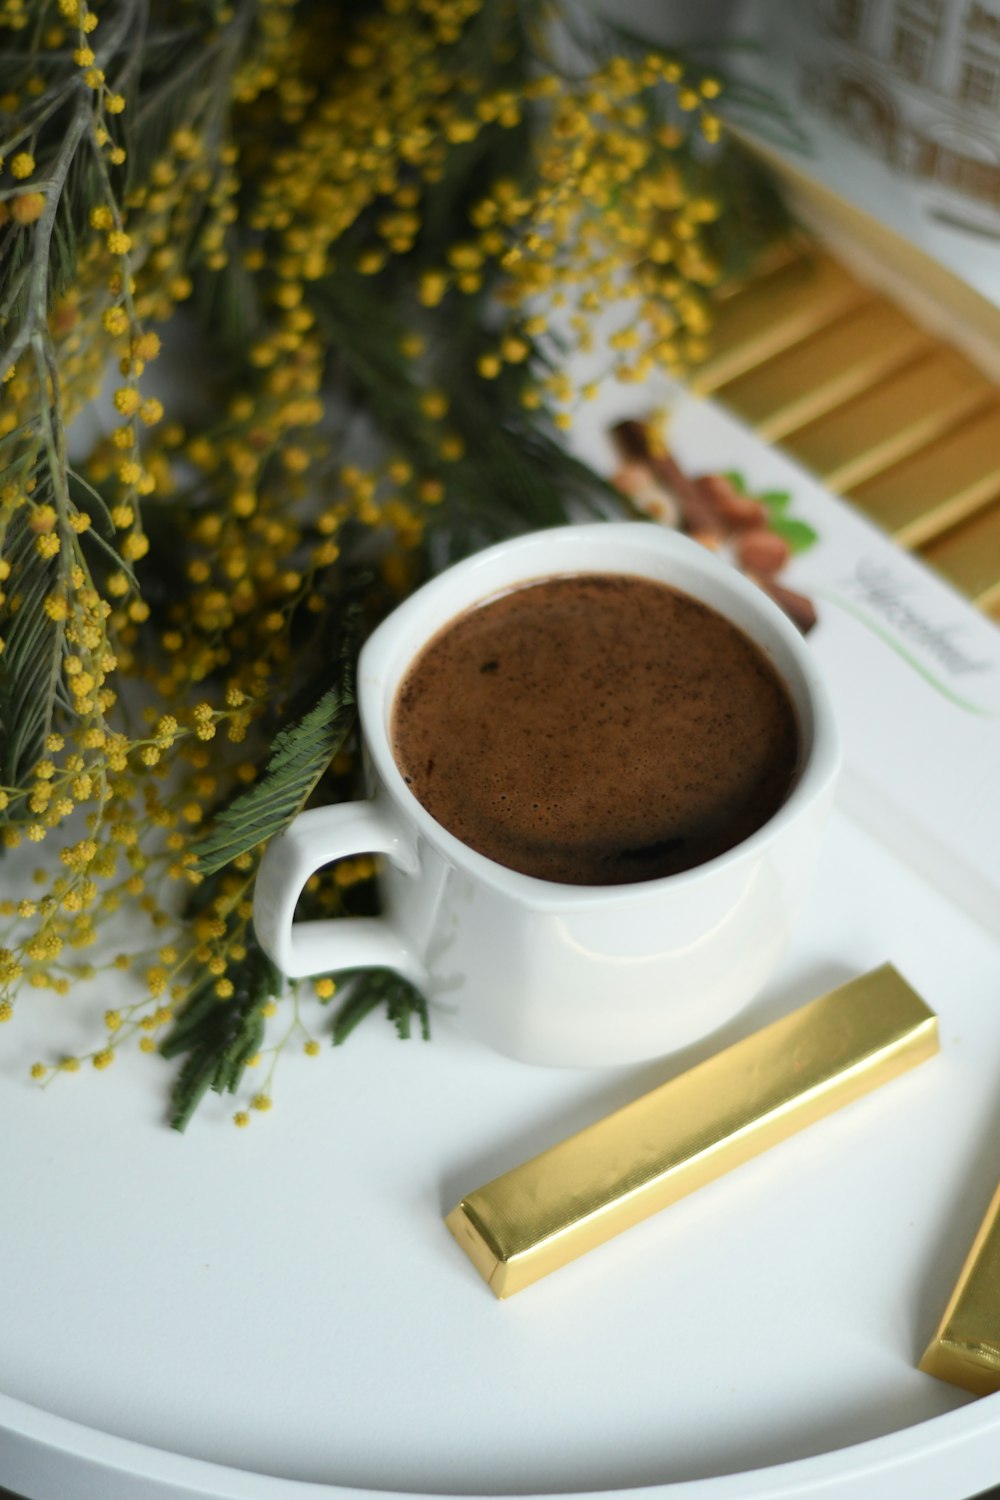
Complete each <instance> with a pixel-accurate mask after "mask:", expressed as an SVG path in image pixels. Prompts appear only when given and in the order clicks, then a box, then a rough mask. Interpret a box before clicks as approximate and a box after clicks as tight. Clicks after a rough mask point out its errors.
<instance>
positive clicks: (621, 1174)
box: [445, 964, 938, 1297]
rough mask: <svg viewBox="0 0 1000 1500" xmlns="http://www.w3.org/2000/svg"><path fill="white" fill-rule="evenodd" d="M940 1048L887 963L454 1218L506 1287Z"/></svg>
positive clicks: (552, 1266)
mask: <svg viewBox="0 0 1000 1500" xmlns="http://www.w3.org/2000/svg"><path fill="white" fill-rule="evenodd" d="M937 1050H938V1040H937V1018H936V1017H935V1015H934V1012H933V1011H932V1010H930V1009H929V1008H928V1006H927V1005H926V1004H925V1003H924V1001H923V1000H922V999H921V998H920V996H919V995H917V994H916V992H915V991H914V990H912V989H911V988H910V986H909V985H908V984H907V983H906V981H905V980H904V979H903V978H902V977H901V975H900V974H899V973H897V971H896V970H895V969H894V968H893V967H892V965H890V964H885V965H883V966H882V967H881V968H879V969H875V970H873V971H872V972H871V973H869V974H865V975H862V976H861V977H860V978H858V979H854V980H852V981H851V982H850V983H849V984H845V985H842V986H841V987H840V988H839V989H836V990H831V991H830V993H829V994H827V995H823V996H821V997H820V998H819V999H818V1000H814V1001H812V1002H811V1003H810V1004H809V1005H805V1006H803V1007H802V1008H801V1009H800V1010H797V1011H793V1013H792V1014H791V1015H788V1016H784V1017H782V1018H781V1019H780V1020H778V1021H774V1022H773V1023H772V1024H771V1025H769V1026H765V1027H764V1028H763V1029H762V1030H761V1031H757V1032H755V1033H754V1034H753V1035H751V1036H748V1037H745V1038H744V1039H743V1040H742V1041H740V1042H736V1043H735V1045H733V1046H731V1047H727V1048H726V1049H725V1050H724V1051H722V1052H719V1053H716V1055H715V1056H714V1057H710V1058H708V1059H707V1060H706V1061H705V1062H702V1063H699V1064H698V1065H697V1066H696V1067H693V1068H691V1069H690V1070H689V1071H688V1072H686V1073H681V1074H679V1075H678V1076H677V1077H676V1078H672V1079H670V1080H669V1081H668V1082H666V1083H664V1084H661V1086H660V1087H659V1088H657V1089H654V1090H653V1091H652V1092H651V1093H648V1094H644V1095H643V1096H642V1097H641V1098H639V1099H636V1100H634V1101H633V1102H632V1103H631V1104H627V1105H625V1107H624V1108H623V1109H619V1110H617V1111H616V1112H615V1113H614V1114H611V1115H608V1116H607V1117H606V1118H605V1119H603V1120H599V1121H598V1122H597V1123H596V1124H594V1125H590V1126H588V1127H587V1128H586V1129H584V1130H581V1131H580V1132H578V1134H576V1135H574V1136H571V1137H569V1139H567V1140H565V1141H562V1142H560V1143H559V1144H558V1145H556V1146H552V1147H551V1148H550V1149H549V1150H547V1151H543V1152H542V1153H541V1155H539V1156H536V1157H533V1158H532V1160H531V1161H527V1162H524V1163H523V1164H522V1165H521V1166H518V1167H515V1168H514V1169H513V1170H512V1171H510V1172H507V1173H505V1174H504V1175H503V1176H502V1177H497V1178H495V1179H494V1181H493V1182H490V1183H487V1184H486V1186H485V1187H481V1188H478V1189H477V1190H476V1191H475V1192H472V1193H469V1194H468V1196H467V1197H465V1198H463V1199H462V1201H461V1203H459V1205H458V1206H457V1208H454V1209H453V1210H452V1211H451V1213H450V1214H448V1216H447V1218H446V1220H445V1223H446V1224H447V1226H448V1228H449V1229H450V1230H451V1232H452V1234H453V1235H454V1236H455V1238H456V1240H457V1241H458V1243H459V1244H460V1245H461V1246H462V1248H463V1250H465V1252H466V1254H467V1255H468V1256H469V1258H470V1260H471V1261H472V1263H473V1265H474V1266H475V1267H476V1269H477V1270H478V1271H479V1273H480V1275H481V1276H482V1277H483V1279H484V1280H485V1281H486V1282H487V1284H488V1285H489V1287H490V1289H491V1290H492V1291H493V1292H494V1293H495V1294H496V1296H498V1297H509V1296H511V1295H512V1294H513V1293H514V1292H519V1291H521V1290H522V1289H523V1288H524V1287H526V1286H530V1285H531V1283H532V1282H534V1281H537V1280H539V1278H540V1277H542V1276H546V1275H548V1274H549V1272H551V1271H555V1270H557V1269H558V1268H559V1267H560V1266H564V1265H567V1264H568V1263H569V1262H570V1261H572V1260H575V1259H576V1258H577V1257H578V1256H580V1255H582V1254H584V1252H585V1251H588V1250H593V1249H594V1248H596V1247H597V1246H598V1245H601V1244H604V1242H605V1241H607V1240H609V1239H611V1238H612V1237H613V1236H614V1235H616V1234H619V1233H620V1232H621V1231H622V1230H623V1229H628V1228H630V1227H631V1226H632V1225H633V1224H637V1223H639V1222H640V1221H641V1220H643V1219H645V1218H648V1217H649V1216H650V1215H651V1214H654V1213H657V1212H658V1211H659V1210H660V1209H661V1208H666V1207H667V1206H668V1205H669V1204H671V1203H674V1202H676V1201H677V1199H679V1198H682V1197H684V1196H685V1195H686V1194H687V1193H691V1192H694V1191H695V1189H696V1188H699V1187H703V1186H704V1185H705V1184H706V1183H709V1182H711V1181H713V1180H714V1179H715V1178H717V1177H720V1176H722V1174H723V1173H724V1172H728V1171H729V1170H730V1169H731V1168H732V1167H736V1166H739V1165H740V1164H741V1163H742V1162H745V1161H749V1160H750V1158H751V1157H754V1156H757V1155H758V1154H759V1153H760V1152H762V1151H766V1150H767V1149H768V1147H770V1146H774V1145H776V1144H777V1143H778V1142H779V1141H782V1140H785V1139H786V1138H787V1137H788V1136H790V1135H792V1134H794V1133H795V1132H796V1131H798V1130H801V1129H802V1128H803V1127H804V1126H806V1125H810V1124H812V1123H813V1122H814V1121H816V1120H819V1119H821V1118H823V1116H825V1115H828V1114H831V1113H832V1112H833V1111H834V1110H836V1109H839V1108H840V1107H841V1105H844V1104H847V1103H849V1102H850V1101H851V1100H853V1099H857V1098H859V1097H860V1096H861V1095H862V1094H866V1093H868V1092H870V1091H871V1090H872V1089H875V1088H877V1087H878V1086H879V1085H880V1084H882V1083H886V1082H888V1080H889V1079H890V1078H895V1077H896V1076H897V1075H898V1074H900V1073H902V1072H905V1071H906V1070H907V1069H908V1068H912V1067H914V1066H915V1065H916V1064H917V1063H919V1062H922V1061H924V1060H925V1059H926V1058H928V1057H930V1056H932V1055H933V1054H934V1053H935V1052H936V1051H937Z"/></svg>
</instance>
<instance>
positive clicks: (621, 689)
mask: <svg viewBox="0 0 1000 1500" xmlns="http://www.w3.org/2000/svg"><path fill="white" fill-rule="evenodd" d="M391 730H392V741H393V752H394V754H395V757H396V761H397V764H398V765H399V767H400V769H401V771H402V773H403V775H404V777H405V779H406V781H407V783H408V784H409V786H410V787H411V789H412V791H413V792H414V794H415V795H416V796H417V797H418V798H419V800H420V801H421V802H422V803H423V805H424V806H425V807H426V808H427V810H428V812H430V813H431V815H432V816H433V817H434V818H435V819H436V820H437V821H438V822H439V823H440V824H442V825H443V826H444V827H445V828H447V829H448V830H449V832H451V833H453V834H454V835H455V836H456V837H457V838H459V839H461V840H462V842H463V843H465V844H468V845H469V846H470V847H471V848H473V849H476V850H478V851H479V852H480V853H481V854H485V855H486V856H488V857H489V858H490V859H493V860H496V861H497V862H498V863H499V864H502V865H507V866H509V867H510V868H512V869H515V870H519V871H521V872H522V873H523V874H527V875H533V876H537V877H540V878H541V879H544V880H553V881H560V882H566V883H570V884H574V885H620V884H623V883H627V882H634V881H641V880H650V879H656V878H658V877H660V876H663V875H668V874H672V873H675V872H677V871H680V870H685V869H690V868H691V867H693V866H695V865H699V864H702V863H704V862H705V861H706V860H709V859H711V858H713V857H714V856H715V855H717V854H721V853H722V852H723V851H724V850H726V849H728V848H731V847H732V846H733V845H734V844H737V843H739V842H741V841H742V840H743V839H744V838H746V837H748V836H749V835H750V834H751V833H753V832H754V831H755V830H756V829H757V828H759V827H760V826H761V825H762V824H763V823H765V822H766V821H767V820H768V818H770V817H771V816H772V815H773V814H774V812H775V811H776V810H777V809H778V808H779V807H780V805H781V803H782V802H783V801H784V799H785V797H786V796H787V794H788V791H789V788H790V785H791V783H792V781H793V779H794V775H795V770H796V765H797V759H798V743H799V735H798V727H797V724H796V718H795V711H794V709H793V707H792V704H791V701H790V698H789V695H788V692H787V689H786V688H785V686H784V684H783V683H782V682H781V680H780V678H779V677H778V675H777V674H776V672H775V671H774V669H773V667H772V666H771V665H770V663H769V661H768V660H767V658H766V657H765V656H764V654H763V652H762V651H761V650H760V649H759V648H758V647H757V646H756V645H754V643H753V642H751V641H750V640H749V639H748V637H747V636H746V635H744V634H743V632H742V631H740V630H738V629H737V628H736V627H735V626H734V625H732V624H730V622H729V621H727V620H725V619H724V618H723V617H722V616H721V615H720V614H718V613H717V612H716V611H715V610H713V609H710V608H708V607H707V606H706V605H704V604H701V603H700V602H698V601H697V600H695V599H692V598H690V597H689V596H688V595H686V594H683V593H681V592H679V591H678V590H675V589H673V588H670V587H668V586H667V585H664V584H659V583H656V582H653V581H651V580H648V579H645V578H639V577H632V576H630V575H622V574H575V575H568V576H564V577H555V578H549V579H545V580H543V581H541V582H538V583H533V584H528V585H525V586H524V587H521V588H518V589H515V590H513V591H512V592H510V593H507V594H503V595H500V596H499V597H497V598H495V599H491V600H488V601H487V602H485V603H484V604H481V605H479V606H477V607H476V608H474V609H471V610H469V611H468V612H467V613H465V614H463V615H461V616H459V617H458V618H457V619H456V620H454V621H452V622H451V623H450V624H449V625H448V626H446V627H445V628H444V630H442V631H441V632H440V633H439V634H438V635H437V636H436V637H435V638H434V639H433V640H432V641H430V642H429V644H428V645H427V646H426V647H425V648H424V650H423V651H422V652H421V653H420V655H419V656H418V657H417V659H416V660H415V662H414V663H413V664H412V665H411V667H410V669H409V671H408V673H407V675H406V676H405V678H404V680H403V682H402V683H401V685H400V688H399V692H398V694H397V697H396V702H395V705H394V711H393V720H392V726H391Z"/></svg>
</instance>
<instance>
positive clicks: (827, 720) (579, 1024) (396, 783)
mask: <svg viewBox="0 0 1000 1500" xmlns="http://www.w3.org/2000/svg"><path fill="white" fill-rule="evenodd" d="M586 572H597V573H624V574H633V575H639V576H642V577H645V578H651V579H654V580H658V581H660V582H662V583H666V584H670V585H672V586H673V587H675V588H678V589H681V590H683V591H684V592H686V593H688V594H691V595H693V596H695V597H696V598H698V599H700V600H702V601H703V602H704V603H705V604H707V605H709V606H710V607H711V608H713V609H715V610H717V611H718V612H719V613H720V614H722V615H724V616H726V617H727V618H728V619H729V620H731V621H732V622H733V623H734V624H735V625H737V626H739V627H740V628H741V629H742V630H743V631H745V632H746V634H747V635H749V636H750V637H751V638H752V639H753V640H754V641H756V642H757V644H758V646H760V647H761V648H762V649H763V651H764V652H765V653H766V654H767V656H768V657H769V659H770V660H771V662H772V664H773V665H774V666H775V668H776V669H777V671H778V673H779V674H780V676H781V677H782V679H783V680H784V682H785V684H786V686H787V688H788V690H789V692H790V694H791V697H792V700H793V702H794V705H795V709H796V714H797V717H798V723H799V733H800V740H801V750H800V765H799V768H798V772H797V775H796V779H795V782H794V784H793V787H792V790H791V791H790V793H789V795H788V797H787V799H786V800H785V802H784V804H783V805H782V806H781V807H780V808H779V809H778V811H777V812H776V813H775V814H774V816H773V817H772V818H771V819H770V820H769V821H768V822H767V823H765V824H764V825H763V826H762V827H761V828H759V829H758V830H757V831H756V832H755V833H754V834H752V835H751V836H750V837H749V838H747V839H745V840H744V841H743V842H742V843H740V844H737V845H736V846H735V847H734V848H732V849H730V850H728V851H727V852H725V853H724V854H722V855H719V856H717V857H716V858H714V859H712V860H709V861H707V862H706V863H705V864H703V865H699V866H697V867H696V868H694V869H690V870H686V871H683V872H681V873H680V874H675V875H667V876H664V877H662V878H660V879H656V880H648V881H643V882H640V883H637V884H632V885H616V886H578V885H563V884H557V883H555V882H552V881H547V880H540V879H537V878H536V877H533V876H529V875H522V874H520V873H519V872H517V871H516V870H511V869H508V868H506V867H505V866H503V865H499V864H497V863H495V862H494V861H493V860H491V859H488V858H487V857H486V856H484V855H482V854H479V853H477V852H476V851H475V850H473V849H470V848H468V847H467V846H466V845H464V844H463V843H461V841H460V840H459V839H457V838H455V837H454V835H452V834H450V833H449V832H448V831H447V830H446V829H444V828H442V827H441V826H440V824H438V823H437V822H435V820H434V819H433V818H432V817H431V815H430V814H429V813H428V812H427V810H426V809H425V808H424V807H423V806H422V805H421V803H420V802H418V801H417V799H416V797H415V796H414V795H413V793H412V792H411V791H410V789H409V787H408V786H407V785H406V782H405V781H404V779H403V776H402V773H401V772H400V770H399V768H398V766H397V765H396V763H395V761H394V759H393V755H392V750H391V745H390V738H389V730H390V719H391V714H392V708H393V702H394V699H395V696H396V691H397V688H398V686H399V684H400V681H401V680H402V678H403V677H404V675H405V673H406V670H407V668H408V667H409V665H410V664H411V662H412V661H413V660H414V658H415V657H416V656H417V654H418V653H419V652H420V651H421V649H422V648H423V646H424V645H425V644H426V643H427V642H428V641H429V640H430V639H431V638H432V637H433V636H434V635H436V634H437V632H438V631H439V630H441V629H442V627H444V626H445V625H447V624H448V623H449V622H450V621H451V620H453V619H454V618H455V617H456V616H457V615H460V614H461V613H463V611H465V610H467V609H469V608H470V607H472V606H474V605H476V604H477V603H480V602H482V601H484V600H486V599H488V598H490V597H492V596H493V595H495V594H497V593H500V592H503V591H506V590H509V589H511V588H514V587H517V586H518V585H520V584H524V583H529V582H532V581H535V580H538V579H541V578H545V577H550V576H553V575H557V574H571V573H586ZM358 705H359V713H360V720H361V731H362V737H363V741H364V744H365V748H366V751H367V757H368V768H369V779H370V789H371V795H370V798H369V799H368V800H366V801H362V802H350V803H341V804H338V805H334V806H330V807H320V808H316V809H314V810H312V811H309V812H305V813H301V814H300V815H299V816H298V817H297V818H296V819H295V821H294V822H293V823H292V824H291V826H290V827H289V828H288V829H287V831H286V832H285V833H283V834H281V835H280V836H279V837H277V838H275V839H274V840H272V842H271V844H270V845H269V847H268V849H267V851H266V853H265V855H264V858H263V860H262V862H261V867H260V872H259V874H258V876H257V884H256V890H255V895H254V925H255V928H256V931H257V936H258V938H259V940H260V943H261V945H262V947H263V948H264V950H265V951H266V952H267V953H268V954H269V955H270V957H271V958H272V959H273V960H274V962H275V963H276V964H277V966H278V967H279V968H280V969H281V970H282V971H283V972H284V973H285V974H287V975H288V976H289V977H292V978H298V977H302V976H305V975H308V974H319V973H327V972H329V971H333V970H338V969H358V968H370V967H380V968H382V967H384V968H389V969H393V970H396V971H397V972H398V973H400V974H403V975H405V977H406V978H408V979H410V980H412V981H413V983H414V984H416V985H417V987H418V988H419V989H420V990H421V992H422V993H423V995H424V996H425V998H426V999H427V1001H428V1002H429V1004H430V1006H431V1007H432V1010H433V1012H434V1013H435V1014H436V1015H440V1014H446V1015H450V1016H452V1017H453V1018H454V1020H455V1022H456V1023H457V1024H458V1025H459V1026H460V1027H461V1028H462V1030H463V1031H465V1032H466V1033H468V1034H470V1035H472V1036H475V1037H477V1038H478V1039H479V1040H481V1041H483V1042H485V1043H487V1044H488V1045H489V1046H491V1047H493V1048H495V1049H496V1050H497V1051H499V1052H502V1053H506V1054H507V1055H508V1056H510V1057H514V1058H518V1059H520V1060H522V1061H524V1062H531V1063H539V1064H549V1065H568V1066H604V1065H609V1064H617V1063H627V1062H634V1061H638V1060H641V1059H645V1058H651V1057H657V1056H660V1055H662V1054H664V1053H667V1052H671V1051H675V1050H677V1049H678V1048H681V1047H684V1046H687V1045H688V1044H689V1043H691V1042H694V1041H697V1040H698V1039H699V1038H701V1037H703V1036H705V1035H707V1034H708V1033H709V1032H711V1031H714V1030H715V1029H716V1028H717V1027H719V1026H721V1025H722V1024H723V1023H724V1022H726V1021H727V1020H729V1019H730V1018H731V1017H732V1016H734V1015H735V1014H736V1013H737V1012H738V1011H739V1010H740V1009H741V1008H742V1007H744V1006H745V1005H747V1004H749V1002H750V1001H751V1000H752V999H753V998H754V997H755V995H756V994H757V993H758V992H759V990H760V989H761V987H762V986H763V984H764V983H765V981H766V980H767V978H768V976H769V974H770V973H771V971H772V969H773V967H774V965H775V963H776V962H777V960H778V958H779V957H780V955H781V953H782V951H783V949H784V947H785V944H786V942H787V940H788V938H789V937H790V935H791V933H792V930H793V928H794V925H795V921H796V918H797V916H798V914H799V911H800V909H801V907H802V904H803V901H804V898H805V894H806V890H807V885H808V880H809V876H810V873H811V870H812V867H813V865H814V862H815V858H816V855H817V853H818V850H819V846H820V843H821V839H822V833H823V828H824V824H825V822H826V818H827V813H828V811H829V807H830V803H831V801H832V797H833V789H834V783H835V780H836V776H837V771H838V769H839V763H840V746H839V738H838V734H837V730H836V726H835V723H834V718H833V713H832V710H831V706H830V702H829V699H828V696H827V693H826V690H825V688H824V686H823V684H822V682H821V681H820V679H819V676H818V674H817V671H816V667H815V664H814V662H813V660H812V658H811V656H810V653H809V649H808V647H807V645H806V643H805V641H804V640H803V638H802V637H801V636H800V635H799V633H798V631H797V630H796V629H795V627H794V626H793V625H792V624H791V623H790V621H789V620H788V619H786V617H785V616H784V615H783V614H782V612H781V611H780V610H779V609H778V608H777V606H776V605H774V604H773V603H772V602H771V600H770V599H768V598H767V597H766V596H765V595H764V594H763V593H762V592H761V590H760V589H758V588H757V587H756V585H754V584H753V583H751V582H750V581H749V580H748V579H746V578H744V577H743V576H742V575H741V574H740V573H738V572H737V571H736V570H735V569H734V568H732V567H730V566H728V565H727V564H726V563H724V562H721V561H719V559H717V558H716V557H714V556H713V555H712V554H711V553H710V552H708V551H707V550H706V549H705V548H704V547H702V546H700V545H698V544H697V543H696V542H693V541H691V540H690V539H689V538H687V537H684V536H680V535H678V533H676V532H673V531H669V530H665V529H664V528H662V527H659V526H656V525H653V524H650V523H646V522H639V521H629V522H622V523H618V522H598V523H597V524H594V525H580V526H565V527H559V528H556V529H553V530H550V531H539V532H534V533H531V534H530V535H527V536H523V537H518V538H516V539H514V540H512V541H509V542H502V543H500V544H499V545H498V546H495V547H491V548H489V549H487V550H486V551H484V552H481V553H478V554H477V555H475V556H473V557H471V558H468V559H467V560H465V561H464V562H461V563H458V564H456V565H455V566H454V567H452V568H450V569H448V570H447V571H446V572H444V573H442V574H440V575H439V576H438V577H437V578H435V579H433V580H432V581H431V582H430V583H428V584H426V585H424V587H423V588H421V589H419V590H418V591H417V592H416V593H415V594H413V595H412V596H411V597H410V598H409V599H407V600H406V601H405V602H404V603H403V604H401V605H400V606H399V607H398V608H397V609H396V610H395V611H394V612H393V613H392V615H390V616H389V617H388V618H387V619H386V620H385V621H384V622H383V623H382V625H380V626H379V627H378V629H377V630H376V631H375V632H374V633H373V635H372V636H371V638H370V639H369V640H368V642H367V643H366V645H365V646H364V648H363V650H362V652H361V656H360V660H359V664H358ZM609 770H610V768H609ZM371 853H375V854H380V855H382V856H384V859H383V868H382V872H381V874H380V876H379V884H380V893H381V897H382V904H383V912H382V915H381V916H378V917H351V918H338V919H334V920H326V921H312V922H294V921H293V914H294V911H295V905H296V902H297V900H298V897H299V895H300V893H301V891H302V888H303V886H304V885H305V882H306V881H307V880H308V879H309V877H310V876H311V875H312V874H313V873H314V872H315V871H316V870H317V869H319V868H320V867H322V866H323V865H325V864H328V863H330V862H331V861H333V860H336V859H340V858H343V857H345V856H349V855H357V854H371Z"/></svg>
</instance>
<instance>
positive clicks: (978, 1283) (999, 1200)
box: [920, 1187, 1000, 1396]
mask: <svg viewBox="0 0 1000 1500" xmlns="http://www.w3.org/2000/svg"><path fill="white" fill-rule="evenodd" d="M920 1368H921V1369H922V1370H926V1371H927V1374H928V1375H936V1376H937V1377H938V1379H939V1380H950V1381H951V1383H952V1384H953V1385H960V1386H962V1387H963V1388H964V1389H965V1390H967V1391H974V1392H975V1394H976V1395H977V1396H986V1395H989V1394H990V1393H991V1392H992V1391H1000V1187H998V1188H997V1190H996V1192H995V1193H994V1195H993V1201H992V1203H991V1204H990V1206H989V1208H988V1209H987V1211H986V1217H985V1219H984V1220H983V1222H982V1224H981V1225H980V1228H979V1233H978V1234H977V1235H976V1238H975V1239H974V1240H973V1242H972V1248H971V1249H970V1251H969V1254H968V1257H967V1258H966V1262H965V1265H964V1266H963V1267H962V1272H961V1275H960V1276H959V1278H958V1281H957V1283H956V1285H955V1290H954V1291H953V1292H952V1294H951V1297H950V1299H949V1301H948V1306H947V1307H946V1308H945V1310H944V1314H943V1316H942V1318H941V1322H940V1325H939V1326H938V1329H937V1332H936V1333H935V1335H934V1337H933V1338H932V1339H931V1341H930V1344H929V1345H928V1346H927V1349H926V1351H925V1353H924V1357H923V1359H922V1360H921V1361H920Z"/></svg>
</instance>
